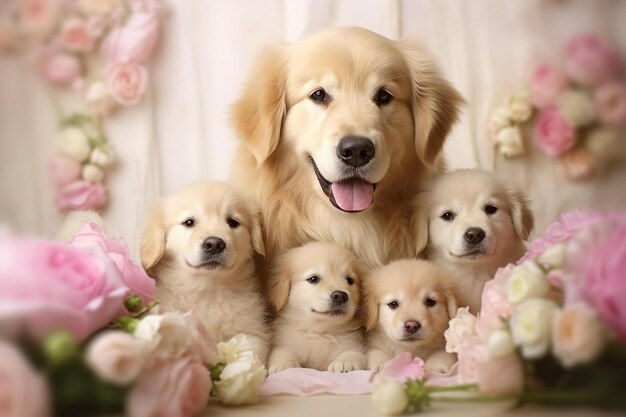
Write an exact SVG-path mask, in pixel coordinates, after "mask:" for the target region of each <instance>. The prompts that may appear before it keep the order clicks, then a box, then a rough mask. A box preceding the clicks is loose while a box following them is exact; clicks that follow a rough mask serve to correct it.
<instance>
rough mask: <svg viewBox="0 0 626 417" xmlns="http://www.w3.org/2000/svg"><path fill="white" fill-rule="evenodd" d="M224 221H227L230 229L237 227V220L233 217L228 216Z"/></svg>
mask: <svg viewBox="0 0 626 417" xmlns="http://www.w3.org/2000/svg"><path fill="white" fill-rule="evenodd" d="M226 223H228V225H229V226H230V228H231V229H236V228H238V227H239V222H238V221H237V220H235V219H233V218H232V217H230V218H229V219H228V220H226Z"/></svg>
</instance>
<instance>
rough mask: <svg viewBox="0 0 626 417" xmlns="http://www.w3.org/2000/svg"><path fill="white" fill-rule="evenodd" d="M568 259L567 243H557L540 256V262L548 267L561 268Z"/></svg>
mask: <svg viewBox="0 0 626 417" xmlns="http://www.w3.org/2000/svg"><path fill="white" fill-rule="evenodd" d="M566 259H567V245H566V244H565V243H557V244H556V245H553V246H551V247H550V248H548V249H547V250H546V251H545V252H544V253H542V254H541V256H540V257H539V263H540V264H541V266H543V267H544V268H546V269H555V268H560V267H562V266H563V264H564V263H565V260H566Z"/></svg>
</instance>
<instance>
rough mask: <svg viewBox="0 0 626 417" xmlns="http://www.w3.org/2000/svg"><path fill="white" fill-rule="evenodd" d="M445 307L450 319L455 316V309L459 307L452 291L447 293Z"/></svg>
mask: <svg viewBox="0 0 626 417" xmlns="http://www.w3.org/2000/svg"><path fill="white" fill-rule="evenodd" d="M446 308H447V309H448V317H450V320H452V319H453V318H455V317H456V311H457V310H458V309H459V304H458V303H457V301H456V297H455V296H454V294H452V293H448V295H447V296H446Z"/></svg>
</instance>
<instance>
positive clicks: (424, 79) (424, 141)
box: [397, 39, 464, 170]
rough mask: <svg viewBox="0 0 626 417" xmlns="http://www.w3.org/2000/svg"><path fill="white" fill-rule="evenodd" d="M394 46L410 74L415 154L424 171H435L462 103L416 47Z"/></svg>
mask: <svg viewBox="0 0 626 417" xmlns="http://www.w3.org/2000/svg"><path fill="white" fill-rule="evenodd" d="M397 45H398V48H399V49H400V51H401V52H402V54H403V55H404V59H405V61H406V63H407V66H408V67H409V71H410V73H411V84H412V89H413V97H412V100H411V102H412V103H411V107H412V109H413V125H414V127H415V151H416V152H417V155H418V156H419V157H420V159H421V160H422V162H423V163H424V164H425V165H426V166H427V167H429V168H431V169H434V170H438V168H439V166H440V165H439V155H440V154H441V150H442V149H443V144H444V142H445V140H446V136H447V135H448V133H449V132H450V129H451V128H452V126H453V125H454V123H455V122H456V121H457V120H458V117H459V106H460V105H461V104H463V103H464V100H463V98H462V97H461V95H460V94H459V92H458V91H457V90H456V89H454V87H452V86H451V85H450V83H449V82H448V81H446V80H445V79H444V78H443V77H442V76H441V74H440V72H439V69H438V68H437V67H436V65H435V64H434V62H433V61H432V58H431V57H430V56H428V54H427V53H426V52H425V51H424V50H423V49H422V48H421V47H420V46H419V45H418V44H416V43H415V42H413V41H411V40H408V39H402V40H399V41H397Z"/></svg>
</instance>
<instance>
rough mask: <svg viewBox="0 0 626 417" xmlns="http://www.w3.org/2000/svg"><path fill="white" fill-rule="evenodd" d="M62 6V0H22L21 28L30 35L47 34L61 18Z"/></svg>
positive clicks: (43, 35)
mask: <svg viewBox="0 0 626 417" xmlns="http://www.w3.org/2000/svg"><path fill="white" fill-rule="evenodd" d="M61 6H62V5H61V2H60V0H22V1H20V20H19V23H20V26H21V29H22V30H24V32H25V33H26V34H27V35H30V36H34V37H39V38H42V37H45V36H47V35H48V34H50V32H51V31H52V30H53V29H54V28H55V26H56V24H57V22H58V20H59V16H60V12H61Z"/></svg>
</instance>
